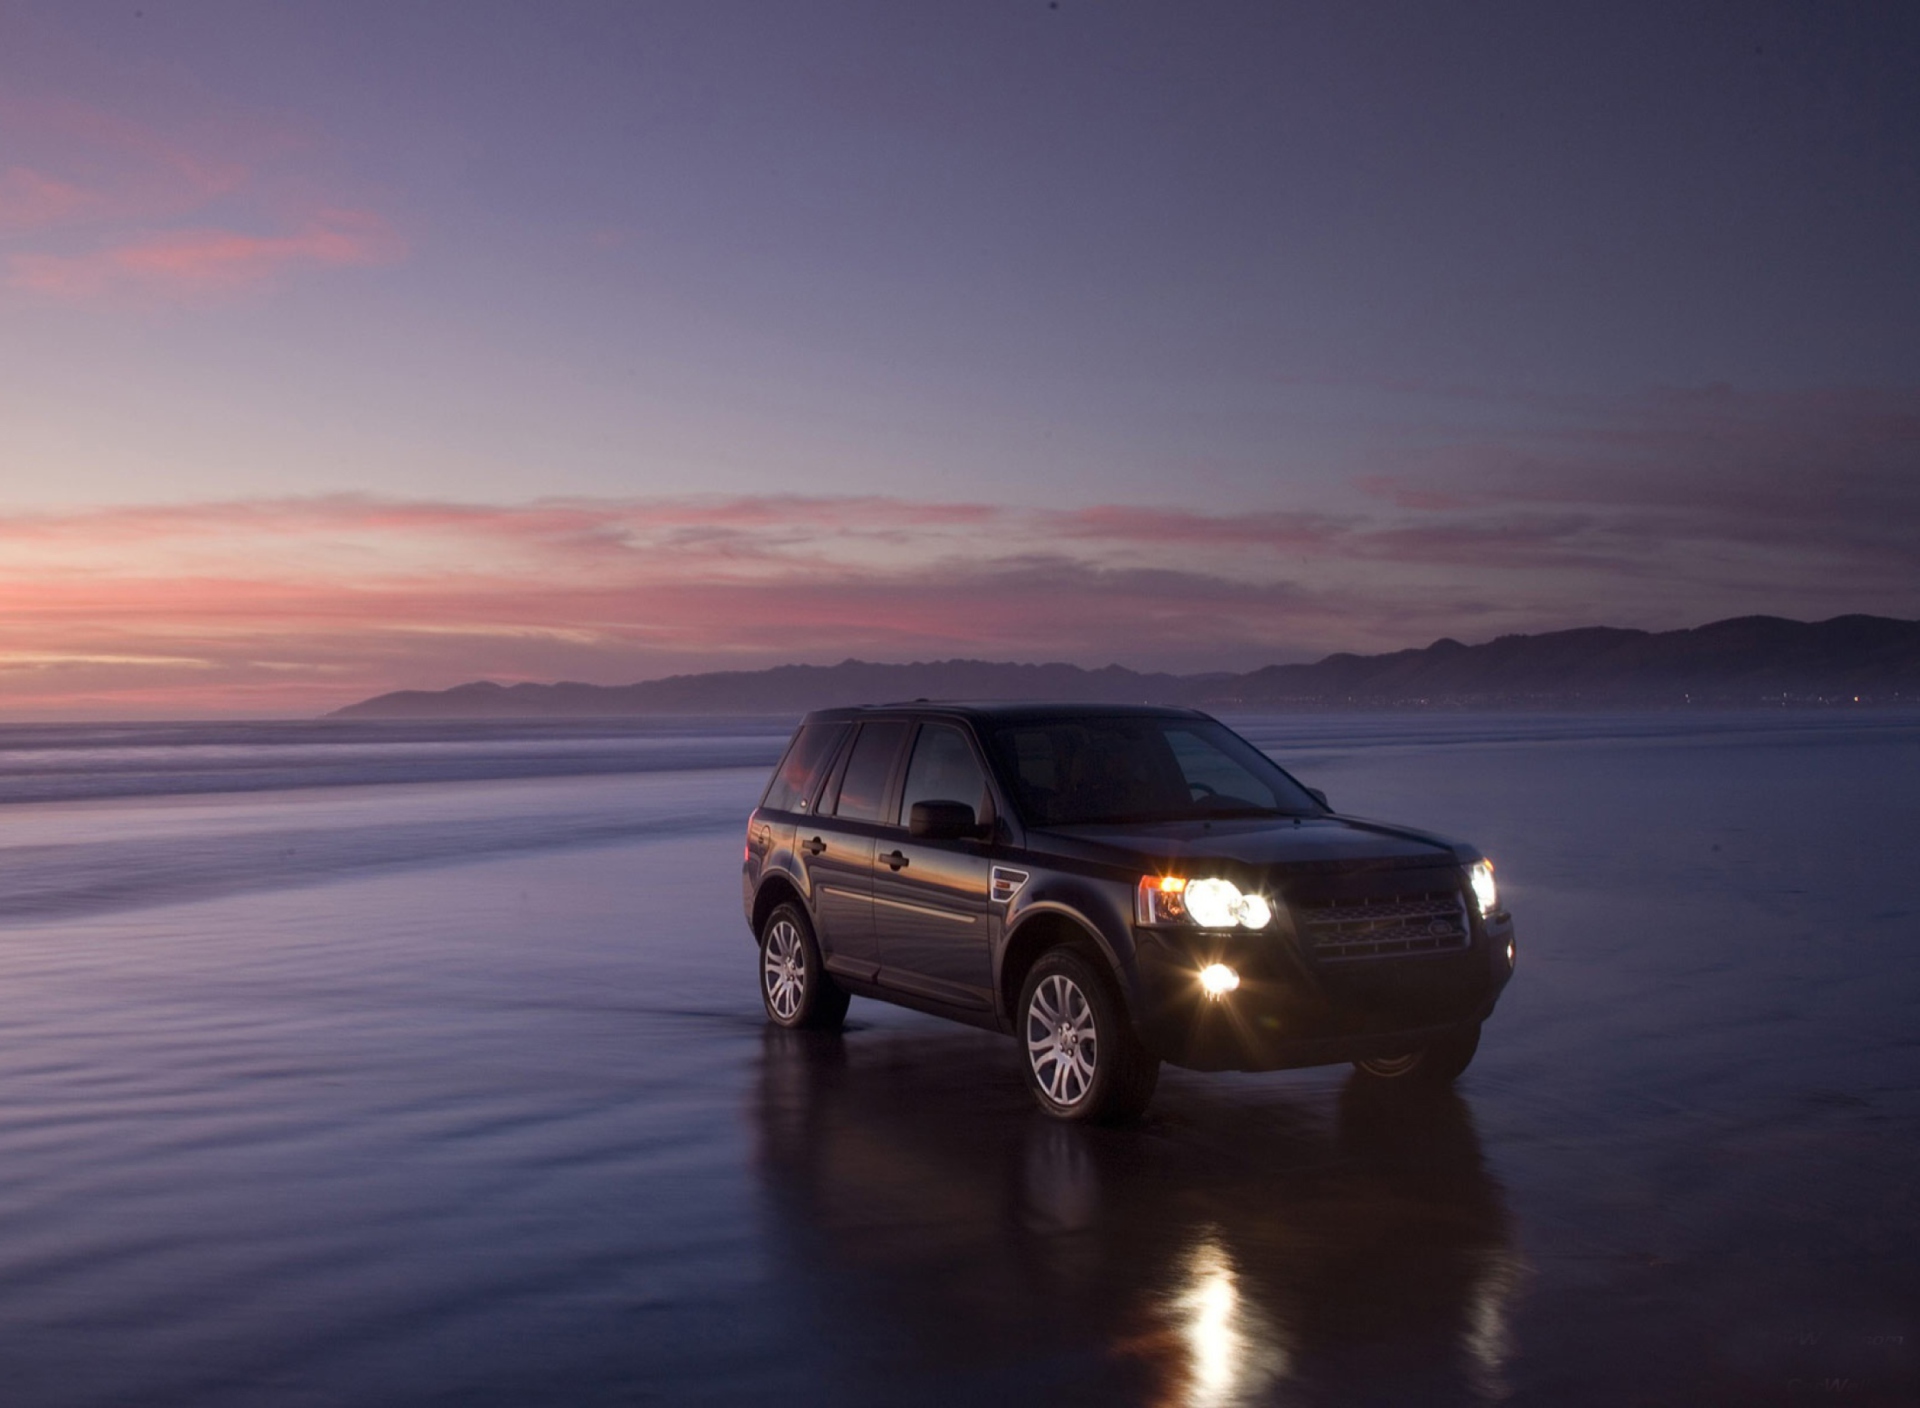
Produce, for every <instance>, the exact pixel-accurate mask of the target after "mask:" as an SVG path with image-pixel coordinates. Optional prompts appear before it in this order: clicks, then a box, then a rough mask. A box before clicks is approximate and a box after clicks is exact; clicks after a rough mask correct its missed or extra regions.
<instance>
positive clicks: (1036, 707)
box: [804, 699, 1210, 724]
mask: <svg viewBox="0 0 1920 1408" xmlns="http://www.w3.org/2000/svg"><path fill="white" fill-rule="evenodd" d="M902 714H911V715H914V716H915V717H944V718H961V719H967V720H970V721H972V722H975V723H981V724H1005V723H1014V722H1027V721H1034V722H1038V721H1041V720H1046V719H1075V718H1114V717H1136V718H1168V719H1204V718H1208V717H1210V715H1207V714H1204V713H1202V712H1201V711H1200V710H1198V709H1183V708H1180V707H1178V706H1176V705H1171V704H1069V703H1060V702H1048V701H1044V700H1010V699H993V700H948V699H913V700H906V701H903V702H901V703H898V704H856V705H846V706H842V707H840V708H836V709H815V710H813V711H812V712H811V713H809V714H808V715H807V717H806V719H805V720H804V722H806V723H827V722H838V721H850V720H854V719H866V718H879V717H896V718H897V717H898V716H900V715H902Z"/></svg>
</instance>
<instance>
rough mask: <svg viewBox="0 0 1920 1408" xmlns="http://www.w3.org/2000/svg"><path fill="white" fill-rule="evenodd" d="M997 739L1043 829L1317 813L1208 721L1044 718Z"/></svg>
mask: <svg viewBox="0 0 1920 1408" xmlns="http://www.w3.org/2000/svg"><path fill="white" fill-rule="evenodd" d="M993 741H994V751H995V752H996V754H997V755H998V756H999V760H1000V766H1001V769H1002V771H1003V772H1004V773H1005V775H1006V778H1007V780H1008V781H1009V782H1010V783H1011V784H1012V786H1013V792H1014V800H1015V803H1016V804H1017V805H1018V807H1019V809H1020V813H1021V815H1022V816H1024V817H1026V818H1027V820H1029V821H1031V822H1034V823H1036V824H1037V825H1042V826H1044V825H1048V824H1054V825H1071V824H1074V823H1080V822H1132V821H1179V820H1185V819H1189V818H1196V817H1234V816H1243V817H1246V816H1300V815H1312V814H1314V813H1317V812H1318V811H1319V810H1320V808H1319V805H1318V804H1317V803H1316V802H1314V800H1313V799H1312V798H1311V797H1309V796H1308V795H1307V793H1306V790H1305V789H1304V788H1302V787H1301V786H1300V784H1299V783H1297V782H1295V781H1294V780H1293V779H1292V778H1291V777H1288V776H1287V775H1286V773H1284V772H1282V771H1281V770H1280V769H1279V768H1278V767H1276V766H1274V764H1273V762H1272V761H1271V760H1269V759H1268V758H1267V756H1266V755H1265V754H1264V753H1262V752H1261V751H1260V750H1259V749H1257V748H1255V747H1254V746H1253V745H1252V744H1251V743H1248V742H1247V741H1246V740H1245V739H1243V738H1241V737H1240V736H1239V735H1238V734H1236V733H1234V732H1233V731H1232V730H1231V729H1228V728H1226V727H1224V726H1222V725H1220V724H1217V723H1214V722H1213V721H1212V720H1210V719H1183V718H1155V717H1152V716H1150V715H1149V716H1145V717H1141V716H1124V715H1110V716H1107V717H1101V716H1099V715H1087V716H1082V717H1079V718H1066V719H1046V720H1039V721H1036V722H1033V723H1028V724H1013V725H1009V726H1007V727H1005V728H1001V729H996V730H995V731H994V735H993Z"/></svg>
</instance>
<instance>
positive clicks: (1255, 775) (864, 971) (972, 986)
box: [745, 703, 1514, 1120]
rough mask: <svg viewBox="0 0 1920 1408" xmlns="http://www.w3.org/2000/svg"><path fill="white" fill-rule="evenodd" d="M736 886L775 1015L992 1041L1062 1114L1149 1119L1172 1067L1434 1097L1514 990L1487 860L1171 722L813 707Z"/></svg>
mask: <svg viewBox="0 0 1920 1408" xmlns="http://www.w3.org/2000/svg"><path fill="white" fill-rule="evenodd" d="M745 892H746V893H745V897H746V908H747V917H748V919H749V921H750V922H751V924H752V926H753V933H754V935H755V937H756V938H757V939H758V941H759V945H760V975H761V983H760V992H761V997H762V998H763V999H764V1001H765V1003H766V1008H767V1015H768V1016H769V1017H771V1018H772V1019H773V1020H774V1021H775V1022H777V1023H779V1024H780V1025H781V1026H783V1027H837V1026H838V1025H839V1024H840V1022H841V1021H842V1019H843V1018H844V1017H845V1015H846V1011H847V1000H848V997H849V996H850V995H853V994H858V995H860V996H862V997H876V998H880V999H882V1000H884V1001H887V1002H896V1003H899V1004H901V1005H902V1006H906V1007H914V1008H918V1009H920V1010H922V1011H926V1012H933V1013H937V1014H939V1015H940V1016H943V1017H951V1018H954V1019H955V1020H957V1021H962V1022H968V1023H971V1024H972V1025H974V1026H979V1027H986V1028H988V1029H990V1030H993V1031H1000V1032H1009V1033H1011V1034H1013V1035H1014V1036H1015V1037H1016V1038H1018V1039H1019V1040H1020V1041H1022V1042H1023V1043H1024V1044H1025V1052H1026V1055H1025V1059H1024V1060H1023V1061H1022V1062H1021V1063H1020V1064H1021V1069H1022V1071H1023V1072H1024V1073H1025V1075H1026V1078H1027V1082H1028V1084H1029V1086H1030V1087H1031V1088H1032V1090H1033V1093H1034V1096H1035V1098H1036V1099H1037V1100H1038V1101H1039V1102H1040V1105H1041V1108H1043V1109H1045V1110H1046V1111H1047V1112H1048V1113H1049V1114H1053V1115H1057V1116H1059V1117H1061V1118H1063V1119H1098V1120H1114V1119H1125V1118H1129V1117H1131V1116H1134V1115H1137V1114H1139V1113H1140V1112H1141V1111H1142V1110H1144V1109H1145V1108H1146V1105H1147V1102H1148V1101H1149V1100H1150V1099H1152V1097H1153V1087H1154V1083H1155V1081H1156V1079H1157V1078H1158V1075H1159V1070H1160V1063H1161V1062H1162V1061H1171V1062H1173V1063H1174V1064H1175V1065H1180V1066H1188V1067H1192V1068H1194V1069H1197V1070H1241V1071H1265V1070H1278V1069H1281V1068H1283V1067H1290V1066H1317V1065H1326V1064H1331V1063H1335V1062H1341V1061H1351V1062H1353V1063H1354V1064H1355V1065H1356V1066H1357V1067H1358V1068H1359V1070H1360V1071H1361V1073H1362V1074H1363V1075H1364V1076H1366V1077H1368V1078H1371V1079H1374V1080H1380V1081H1392V1082H1396V1083H1399V1084H1403V1085H1418V1084H1445V1083H1447V1082H1449V1081H1451V1080H1452V1079H1453V1078H1454V1077H1455V1076H1457V1075H1459V1074H1460V1072H1461V1071H1463V1070H1465V1069H1466V1066H1467V1063H1468V1062H1469V1061H1471V1060H1472V1059H1473V1053H1474V1050H1475V1048H1476V1047H1477V1046H1478V1045H1479V1041H1480V1024H1481V1023H1482V1022H1483V1021H1485V1020H1486V1017H1487V1015H1488V1014H1489V1013H1490V1012H1492V1011H1493V1006H1494V1003H1495V1002H1496V1001H1497V1000H1498V998H1499V996H1500V992H1501V989H1502V988H1504V987H1505V986H1506V983H1507V980H1508V978H1510V977H1511V976H1512V974H1513V963H1514V946H1513V921H1512V919H1511V917H1510V916H1509V915H1508V914H1507V912H1506V911H1505V910H1503V909H1502V908H1501V907H1500V902H1499V899H1498V896H1497V895H1496V893H1495V890H1494V884H1493V866H1492V864H1491V863H1490V862H1489V861H1487V860H1486V859H1485V858H1484V857H1483V856H1481V855H1480V853H1479V852H1478V851H1476V850H1475V849H1474V848H1473V847H1471V846H1465V845H1461V844H1459V843H1458V842H1454V841H1446V840H1442V839H1441V838H1439V837H1437V836H1433V835H1429V834H1427V833H1426V832H1422V831H1414V830H1411V829H1409V828H1407V827H1403V826H1387V825H1382V824H1381V823H1379V822H1371V821H1360V820H1357V819H1355V818H1353V817H1344V816H1339V815H1337V814H1336V813H1334V812H1333V811H1332V809H1331V808H1330V807H1329V806H1328V805H1327V800H1326V798H1325V797H1324V796H1323V795H1322V794H1321V793H1319V792H1316V791H1314V790H1313V789H1312V788H1309V787H1303V786H1301V785H1300V783H1298V782H1296V781H1295V780H1294V779H1293V778H1292V777H1291V776H1289V775H1288V774H1287V773H1286V772H1285V771H1284V770H1283V769H1281V768H1280V767H1278V766H1277V765H1275V764H1274V763H1273V761H1272V760H1271V759H1269V758H1268V757H1267V756H1266V755H1265V754H1264V753H1262V752H1261V751H1260V750H1259V749H1258V748H1256V747H1254V746H1253V745H1252V744H1251V743H1249V742H1247V741H1246V740H1245V739H1243V738H1241V737H1240V736H1239V735H1238V734H1236V733H1234V732H1233V731H1232V730H1231V729H1229V728H1227V727H1226V726H1225V725H1224V724H1221V723H1219V722H1218V721H1216V720H1214V719H1212V718H1210V717H1208V716H1207V715H1205V714H1202V713H1198V712H1195V711H1193V710H1188V709H1155V708H1128V707H1120V706H1111V707H1106V706H1102V707H1087V706H1077V705H1033V704H1024V705H1013V704H984V705H959V704H925V703H916V704H908V705H897V706H890V707H884V708H860V709H826V710H821V711H819V712H816V713H813V714H809V715H808V716H807V717H806V719H805V720H804V721H803V722H802V723H801V725H800V727H799V729H798V730H797V731H796V732H795V734H794V736H793V741H792V742H791V743H789V744H788V745H787V752H786V755H785V757H784V758H782V759H781V762H780V765H779V767H778V768H777V769H775V771H774V775H773V780H772V782H771V783H769V784H768V787H767V791H766V795H765V796H763V797H762V798H761V801H760V805H759V807H757V808H756V809H755V810H754V813H753V815H752V817H751V818H750V819H749V820H748V823H747V847H746V866H745Z"/></svg>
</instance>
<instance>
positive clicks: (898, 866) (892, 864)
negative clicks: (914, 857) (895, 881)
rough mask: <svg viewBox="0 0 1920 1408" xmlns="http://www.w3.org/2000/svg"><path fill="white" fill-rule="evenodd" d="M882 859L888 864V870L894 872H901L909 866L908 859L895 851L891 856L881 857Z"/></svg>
mask: <svg viewBox="0 0 1920 1408" xmlns="http://www.w3.org/2000/svg"><path fill="white" fill-rule="evenodd" d="M880 859H881V860H883V861H885V862H886V863H887V868H888V869H890V870H894V871H899V870H902V869H904V868H905V867H906V864H907V858H906V857H905V856H904V855H902V854H901V853H900V852H899V851H895V852H893V854H891V855H885V856H881V857H880Z"/></svg>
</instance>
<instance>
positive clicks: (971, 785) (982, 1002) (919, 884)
mask: <svg viewBox="0 0 1920 1408" xmlns="http://www.w3.org/2000/svg"><path fill="white" fill-rule="evenodd" d="M933 801H943V802H965V803H966V804H967V805H969V806H971V807H972V808H973V810H974V815H975V816H976V817H978V818H980V819H981V820H982V821H983V822H989V823H990V822H991V819H992V814H993V804H992V798H991V793H990V791H989V789H988V787H987V779H986V772H985V770H984V768H983V767H982V766H981V764H980V760H979V758H978V756H977V754H976V753H975V751H974V749H973V745H972V743H971V742H970V741H969V739H968V736H967V734H966V732H965V730H963V729H961V728H959V727H957V726H956V725H953V724H949V723H939V722H928V723H923V724H922V725H920V728H919V730H918V733H917V734H916V736H915V738H914V741H913V751H912V754H911V756H910V758H909V760H908V763H907V767H906V776H905V780H904V782H903V783H902V785H901V789H900V801H899V804H898V808H897V810H895V811H894V813H893V815H892V818H891V820H892V821H893V822H894V825H893V826H892V827H891V828H890V829H889V830H888V831H887V833H886V834H885V835H883V836H881V837H880V839H879V844H878V846H877V848H876V854H875V857H874V865H873V905H874V910H873V918H874V926H875V929H876V930H877V931H878V934H879V938H880V981H881V982H883V983H885V984H886V985H887V986H889V987H893V988H898V989H900V990H901V991H903V992H910V993H914V994H916V995H918V996H921V997H930V998H934V999H936V1000H938V1001H942V1002H950V1003H953V1004H955V1005H958V1006H962V1007H980V1008H991V1007H992V1006H993V958H992V952H993V935H992V932H991V929H992V914H991V906H990V905H989V904H988V886H989V882H990V879H991V872H992V868H993V867H992V859H991V854H990V849H989V847H988V845H987V843H986V842H985V841H982V840H974V839H964V840H939V841H934V840H927V839H915V838H914V837H912V836H909V835H908V834H907V827H906V823H907V822H908V821H909V820H910V819H911V817H912V815H913V804H914V803H915V802H933Z"/></svg>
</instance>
